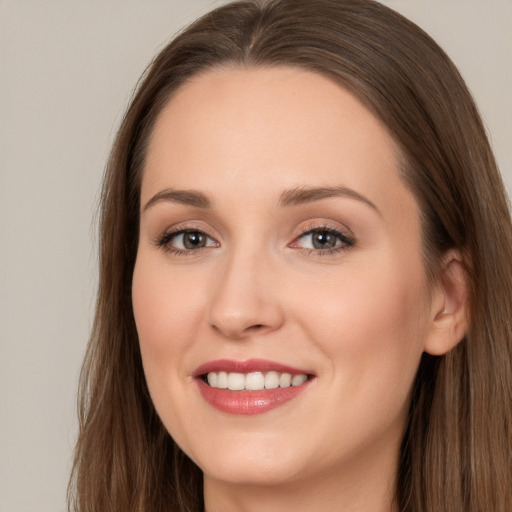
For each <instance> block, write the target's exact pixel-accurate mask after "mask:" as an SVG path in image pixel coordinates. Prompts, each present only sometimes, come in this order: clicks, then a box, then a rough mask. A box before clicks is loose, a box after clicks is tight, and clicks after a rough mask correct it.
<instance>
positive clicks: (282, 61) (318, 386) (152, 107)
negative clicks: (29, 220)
mask: <svg viewBox="0 0 512 512" xmlns="http://www.w3.org/2000/svg"><path fill="white" fill-rule="evenodd" d="M511 261H512V237H511V222H510V216H509V212H508V208H507V201H506V195H505V192H504V189H503V186H502V183H501V180H500V177H499V174H498V172H497V169H496V165H495V162H494V158H493V156H492V153H491V150H490V148H489V144H488V142H487V139H486V135H485V131H484V129H483V127H482V123H481V120H480V118H479V115H478V112H477V110H476V107H475V106H474V103H473V101H472V99H471V96H470V94H469V93H468V91H467V89H466V87H465V85H464V83H463V81H462V79H461V78H460V76H459V74H458V72H457V71H456V69H455V68H454V66H453V64H452V63H451V61H450V60H449V59H448V57H447V56H446V55H445V54H444V53H443V52H442V50H441V49H440V48H439V47H438V46H437V45H436V44H435V43H434V42H433V41H432V40H431V39H430V38H429V37H428V36H427V35H426V34H425V33H423V32H422V31H421V30H420V29H419V28H418V27H416V26H415V25H413V24H412V23H410V22H409V21H407V20H405V19H404V18H403V17H401V16H399V15H398V14H396V13H394V12H393V11H391V10H389V9H387V8H385V7H383V6H382V5H380V4H378V3H376V2H373V1H371V0H314V1H311V0H294V1H291V0H288V1H286V0H274V1H270V2H266V3H261V2H236V3H233V4H230V5H227V6H225V7H221V8H219V9H217V10H215V11H212V12H211V13H210V14H208V15H206V16H205V17H204V18H202V19H200V20H199V21H197V22H196V23H194V24H193V25H192V26H191V27H189V28H188V29H187V30H185V31H184V32H183V33H182V34H180V35H179V36H178V37H177V38H176V39H175V40H174V41H173V42H171V43H170V44H169V45H168V46H167V47H166V48H165V49H164V50H163V51H162V52H161V53H160V55H159V56H158V57H157V58H156V59H155V61H154V62H153V63H152V65H151V66H150V68H149V69H148V71H147V73H146V75H145V77H144V79H143V81H142V83H141V84H140V86H139V89H138V91H137V93H136V95H135V97H134V99H133V101H132V103H131V105H130V107H129V109H128V112H127V114H126V116H125V118H124V120H123V123H122V126H121V128H120V130H119V134H118V137H117V140H116V143H115V146H114V149H113V151H112V155H111V159H110V162H109V165H108V169H107V174H106V177H105V182H104V190H103V200H102V218H101V270H100V272H101V273H100V287H99V295H98V303H97V314H96V321H95V325H94V332H93V335H92V337H91V342H90V345H89V350H88V354H87V358H86V361H85V366H84V371H83V376H82V387H81V397H80V399H81V404H82V405H81V414H80V436H79V440H78V444H77V449H76V455H75V466H74V474H73V480H72V492H74V493H75V494H74V499H73V505H72V506H73V507H74V510H80V511H86V510H90V511H92V510H95V511H98V510H101V511H106V510H123V511H124V510H126V511H128V510H134V511H135V510H138V511H140V510H144V511H152V512H153V511H164V510H165V511H170V510H176V511H178V510H180V511H181V510H187V511H188V510H190V511H192V510H203V509H205V510H208V511H210V512H211V511H231V510H247V511H252V510H266V511H272V510H277V509H278V507H279V509H280V510H281V509H285V510H286V509H292V507H293V509H295V510H325V511H329V510H358V511H359V510H361V511H363V510H365V511H366V510H375V511H422V512H423V511H436V512H438V511H454V512H455V511H459V512H462V511H465V512H467V511H477V510H478V511H482V510H486V511H487V510H488V511H491V510H492V511H500V512H505V511H508V510H510V509H511V507H512V492H511V489H512V485H511V484H512V482H511V479H512V476H511V475H512V441H511V439H512V436H511V433H512V411H511V407H510V402H511V397H512V370H511V361H512V345H511V338H512V333H511V320H510V319H511V318H512V314H511V313H512V311H511V308H512V297H511V293H512V292H511V290H512V267H511ZM73 490H74V491H73Z"/></svg>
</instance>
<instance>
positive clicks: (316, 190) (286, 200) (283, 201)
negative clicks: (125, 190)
mask: <svg viewBox="0 0 512 512" xmlns="http://www.w3.org/2000/svg"><path fill="white" fill-rule="evenodd" d="M330 197H348V198H350V199H356V200H358V201H361V202H363V203H365V204H366V205H368V206H370V207H371V208H372V209H373V210H375V211H376V212H377V213H378V214H379V215H381V213H380V211H379V209H378V208H377V207H376V206H375V205H374V204H373V203H372V202H371V201H370V200H369V199H368V198H366V197H365V196H363V195H362V194H360V193H359V192H356V191H355V190H352V189H350V188H347V187H296V188H293V189H290V190H285V191H284V192H283V193H282V194H281V196H280V197H279V201H278V206H279V207H290V206H298V205H301V204H307V203H312V202H314V201H319V200H321V199H327V198H330ZM161 202H172V203H178V204H182V205H186V206H194V207H196V208H202V209H208V208H211V206H212V203H211V201H210V199H209V198H208V197H207V196H206V195H205V194H203V193H202V192H198V191H196V190H175V189H172V188H166V189H164V190H161V191H160V192H157V193H156V194H155V195H154V196H153V197H152V198H151V199H150V200H149V201H148V202H147V203H146V204H145V205H144V208H143V209H142V211H143V212H145V211H146V210H148V208H151V207H152V206H154V205H156V204H158V203H161Z"/></svg>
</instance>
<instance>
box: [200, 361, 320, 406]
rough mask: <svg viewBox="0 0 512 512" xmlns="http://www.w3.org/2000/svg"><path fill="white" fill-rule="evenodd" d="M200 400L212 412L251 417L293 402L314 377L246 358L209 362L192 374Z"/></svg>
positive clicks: (308, 386)
mask: <svg viewBox="0 0 512 512" xmlns="http://www.w3.org/2000/svg"><path fill="white" fill-rule="evenodd" d="M192 376H193V377H194V381H195V382H196V383H197V386H198V388H199V389H198V390H199V392H200V394H201V396H202V397H203V399H204V400H205V401H206V402H207V403H208V404H209V405H210V406H212V407H214V408H215V409H217V410H219V411H221V412H223V413H229V414H235V415H255V414H262V413H265V412H267V411H270V410H272V409H274V408H276V407H281V406H283V405H284V404H286V403H288V402H290V401H291V400H294V399H296V398H297V397H299V396H300V395H302V394H303V393H306V389H308V388H310V387H311V386H310V384H312V382H313V381H314V380H316V375H315V374H313V373H309V372H307V371H305V370H304V369H299V368H293V367H291V366H287V365H283V364H280V363H276V362H273V361H267V360H263V359H250V360H248V361H232V360H227V359H222V360H217V361H211V362H209V363H206V364H204V365H202V366H200V367H199V368H198V369H197V370H196V371H195V372H194V374H193V375H192Z"/></svg>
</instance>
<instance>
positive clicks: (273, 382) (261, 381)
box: [206, 371, 308, 391]
mask: <svg viewBox="0 0 512 512" xmlns="http://www.w3.org/2000/svg"><path fill="white" fill-rule="evenodd" d="M206 380H207V382H208V384H209V385H210V386H211V387H212V388H219V389H226V388H227V389H230V390H231V391H243V390H245V391H261V390H262V389H276V388H279V387H281V388H289V387H290V386H300V385H301V384H304V382H306V381H307V380H308V376H307V375H306V374H299V375H291V374H290V373H280V372H275V371H270V372H267V373H266V374H264V373H263V372H251V373H247V374H244V373H236V372H232V373H227V372H210V373H208V374H207V376H206Z"/></svg>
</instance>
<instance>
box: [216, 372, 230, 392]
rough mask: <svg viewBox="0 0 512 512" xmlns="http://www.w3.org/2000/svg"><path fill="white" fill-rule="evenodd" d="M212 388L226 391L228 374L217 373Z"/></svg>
mask: <svg viewBox="0 0 512 512" xmlns="http://www.w3.org/2000/svg"><path fill="white" fill-rule="evenodd" d="M214 387H217V388H220V389H226V388H227V387H228V374H227V373H226V372H219V374H218V375H217V385H216V386H214Z"/></svg>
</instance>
